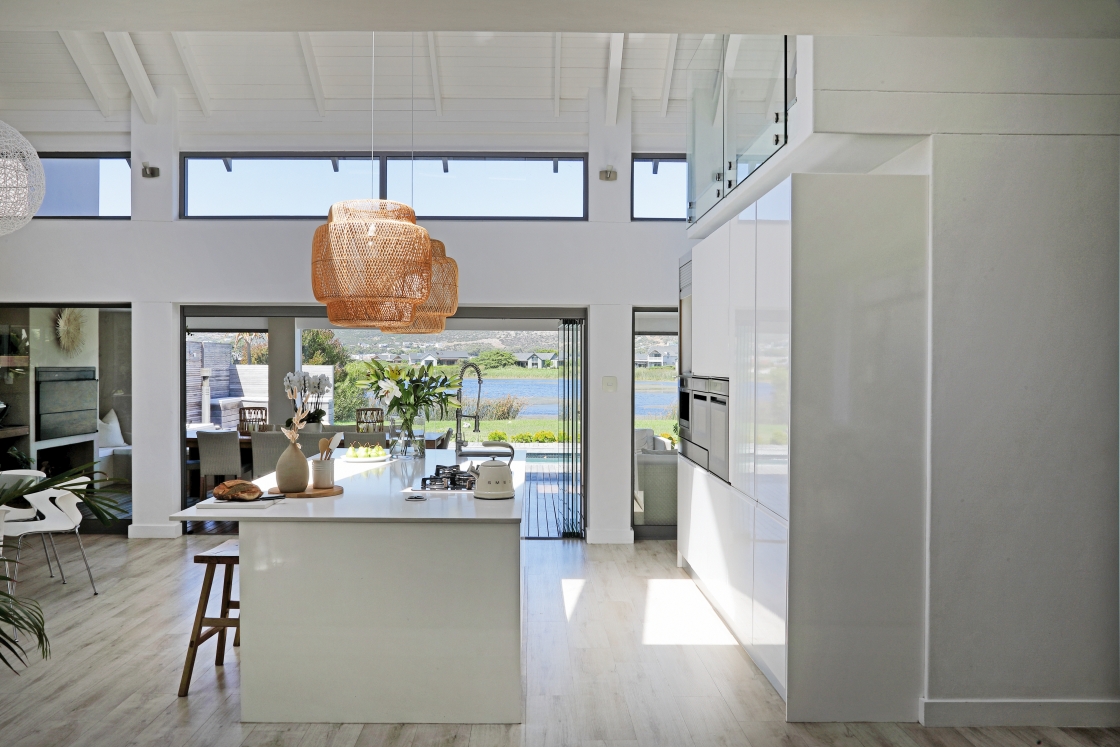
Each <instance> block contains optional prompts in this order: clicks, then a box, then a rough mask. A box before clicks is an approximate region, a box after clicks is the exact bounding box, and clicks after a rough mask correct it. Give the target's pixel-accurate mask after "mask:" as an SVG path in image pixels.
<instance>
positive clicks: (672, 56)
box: [661, 34, 677, 117]
mask: <svg viewBox="0 0 1120 747" xmlns="http://www.w3.org/2000/svg"><path fill="white" fill-rule="evenodd" d="M676 64H677V35H676V34H669V49H668V50H667V51H666V53H665V78H664V79H663V80H662V81H661V116H662V117H664V116H665V115H666V114H668V112H669V88H670V86H672V85H673V70H674V68H675V67H676Z"/></svg>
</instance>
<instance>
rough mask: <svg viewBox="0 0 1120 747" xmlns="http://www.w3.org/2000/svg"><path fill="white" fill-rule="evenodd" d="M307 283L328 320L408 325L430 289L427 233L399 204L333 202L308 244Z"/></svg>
mask: <svg viewBox="0 0 1120 747" xmlns="http://www.w3.org/2000/svg"><path fill="white" fill-rule="evenodd" d="M311 287H312V290H313V291H314V293H315V299H316V300H317V301H319V302H320V303H322V304H325V305H326V307H327V317H328V318H329V319H330V320H331V323H332V324H337V325H339V326H341V327H379V326H381V325H382V324H385V323H395V324H406V323H411V322H412V321H413V319H414V309H415V307H416V306H417V305H419V304H422V303H423V302H425V301H426V300H428V296H429V295H430V294H431V289H432V252H431V242H430V240H429V238H428V232H427V231H426V230H425V229H424V228H422V227H420V226H418V225H416V213H415V212H414V211H413V210H412V208H410V207H409V206H408V205H405V204H403V203H400V202H393V201H390V200H345V201H343V202H336V203H335V204H334V205H332V206H331V210H330V213H328V215H327V222H326V224H324V225H322V226H319V227H318V228H317V229H316V230H315V236H314V238H313V239H312V242H311Z"/></svg>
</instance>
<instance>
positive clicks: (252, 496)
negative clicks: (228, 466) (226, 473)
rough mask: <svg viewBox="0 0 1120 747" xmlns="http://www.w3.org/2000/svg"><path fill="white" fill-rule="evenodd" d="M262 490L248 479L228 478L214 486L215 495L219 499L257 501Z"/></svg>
mask: <svg viewBox="0 0 1120 747" xmlns="http://www.w3.org/2000/svg"><path fill="white" fill-rule="evenodd" d="M262 492H263V491H262V490H261V489H260V488H258V487H257V486H256V485H254V484H253V483H251V482H249V481H247V480H226V481H225V482H223V483H222V484H221V485H219V486H218V487H216V488H214V497H215V498H217V499H218V500H219V501H255V500H256V499H258V498H260V497H261V494H262Z"/></svg>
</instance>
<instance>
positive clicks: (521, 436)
mask: <svg viewBox="0 0 1120 747" xmlns="http://www.w3.org/2000/svg"><path fill="white" fill-rule="evenodd" d="M513 443H515V444H531V443H533V434H532V433H518V434H517V435H515V436H514V437H513Z"/></svg>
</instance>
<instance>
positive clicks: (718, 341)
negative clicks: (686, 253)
mask: <svg viewBox="0 0 1120 747" xmlns="http://www.w3.org/2000/svg"><path fill="white" fill-rule="evenodd" d="M729 234H730V229H729V228H728V227H727V226H726V225H724V226H722V227H720V228H719V229H717V230H716V231H715V232H714V233H712V234H711V235H710V236H708V237H707V238H706V239H704V240H703V241H701V242H700V243H699V244H697V245H696V246H694V247H693V248H692V373H694V374H697V375H700V376H724V377H726V376H728V374H729V373H730V369H731V366H730V355H729V349H730V341H729V339H728V329H727V317H728V313H727V308H728V306H727V303H728V302H727V294H728V278H727V276H728V236H729Z"/></svg>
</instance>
